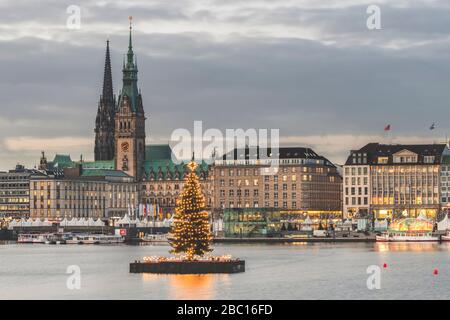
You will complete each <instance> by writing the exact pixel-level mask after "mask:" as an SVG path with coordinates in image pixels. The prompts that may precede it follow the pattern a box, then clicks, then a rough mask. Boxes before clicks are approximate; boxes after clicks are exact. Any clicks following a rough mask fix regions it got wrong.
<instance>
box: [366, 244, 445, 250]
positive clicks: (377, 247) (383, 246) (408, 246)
mask: <svg viewBox="0 0 450 320" xmlns="http://www.w3.org/2000/svg"><path fill="white" fill-rule="evenodd" d="M374 249H375V251H378V252H436V251H438V250H442V247H441V246H440V244H439V243H431V242H427V243H425V242H377V243H375V247H374ZM448 249H449V250H450V246H448Z"/></svg>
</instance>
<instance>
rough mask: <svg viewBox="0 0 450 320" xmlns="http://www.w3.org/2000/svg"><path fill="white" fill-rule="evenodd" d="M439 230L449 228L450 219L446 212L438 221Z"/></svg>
mask: <svg viewBox="0 0 450 320" xmlns="http://www.w3.org/2000/svg"><path fill="white" fill-rule="evenodd" d="M437 227H438V230H439V231H445V230H450V219H449V218H448V214H446V215H445V218H444V219H442V220H441V221H439V222H438V224H437Z"/></svg>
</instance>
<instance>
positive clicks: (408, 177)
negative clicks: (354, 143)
mask: <svg viewBox="0 0 450 320" xmlns="http://www.w3.org/2000/svg"><path fill="white" fill-rule="evenodd" d="M446 152H447V147H446V145H445V144H428V145H384V144H379V143H369V144H367V145H366V146H364V147H362V148H361V149H359V150H352V151H351V152H350V155H349V157H348V158H347V161H346V163H345V165H344V169H343V172H344V185H343V193H344V195H343V197H344V216H345V217H346V218H347V217H348V218H351V217H371V218H375V219H396V218H401V217H417V216H419V215H426V216H427V217H429V218H433V219H436V217H437V215H438V213H439V212H440V207H441V196H440V192H441V191H440V190H441V165H442V159H443V155H444V153H446Z"/></svg>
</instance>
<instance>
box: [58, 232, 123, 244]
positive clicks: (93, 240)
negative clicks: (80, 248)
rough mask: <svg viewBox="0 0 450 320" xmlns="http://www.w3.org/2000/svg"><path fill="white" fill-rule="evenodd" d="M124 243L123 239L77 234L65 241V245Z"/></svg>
mask: <svg viewBox="0 0 450 320" xmlns="http://www.w3.org/2000/svg"><path fill="white" fill-rule="evenodd" d="M122 242H124V239H123V237H121V236H116V235H105V234H78V235H72V236H70V237H68V238H67V239H66V244H114V243H122Z"/></svg>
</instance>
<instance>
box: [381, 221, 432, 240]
mask: <svg viewBox="0 0 450 320" xmlns="http://www.w3.org/2000/svg"><path fill="white" fill-rule="evenodd" d="M432 231H433V222H432V221H431V220H429V219H427V218H426V217H424V216H419V217H417V218H403V219H399V220H395V221H393V222H392V224H391V225H390V226H389V229H388V231H387V232H384V233H383V234H381V235H379V236H376V240H377V241H380V242H423V241H426V242H430V241H431V242H434V241H439V236H436V235H433V232H432Z"/></svg>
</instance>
